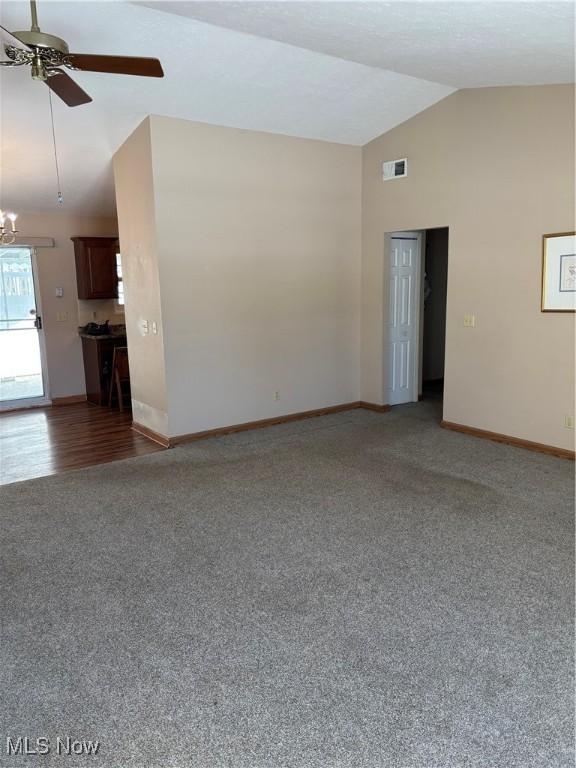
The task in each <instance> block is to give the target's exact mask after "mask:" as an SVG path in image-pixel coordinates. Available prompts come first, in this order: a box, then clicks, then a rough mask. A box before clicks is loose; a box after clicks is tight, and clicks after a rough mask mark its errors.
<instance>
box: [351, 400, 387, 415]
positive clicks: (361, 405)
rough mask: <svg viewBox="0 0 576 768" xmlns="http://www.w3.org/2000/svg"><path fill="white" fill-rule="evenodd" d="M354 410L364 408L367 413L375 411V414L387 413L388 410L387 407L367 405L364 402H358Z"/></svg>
mask: <svg viewBox="0 0 576 768" xmlns="http://www.w3.org/2000/svg"><path fill="white" fill-rule="evenodd" d="M356 408H365V409H366V410H367V411H376V413H388V411H389V410H390V406H389V405H378V404H377V403H367V402H366V401H365V400H360V402H359V403H358V404H357V405H356Z"/></svg>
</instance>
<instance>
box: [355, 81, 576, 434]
mask: <svg viewBox="0 0 576 768" xmlns="http://www.w3.org/2000/svg"><path fill="white" fill-rule="evenodd" d="M405 156H407V157H408V160H409V176H408V178H406V179H402V180H396V181H389V182H385V183H383V182H382V179H381V164H382V161H384V160H392V159H395V158H398V157H405ZM574 211H575V200H574V93H573V88H572V87H571V86H539V87H517V88H487V89H476V90H464V91H459V92H457V93H455V94H453V95H452V96H449V97H448V98H447V99H444V100H443V101H441V102H439V103H438V104H436V105H434V106H433V107H431V108H429V109H428V110H426V111H425V112H422V113H420V114H419V115H417V116H416V117H414V118H412V119H410V120H408V121H407V122H406V123H404V124H402V125H401V126H399V127H397V128H395V129H394V130H392V131H390V132H389V133H387V134H385V135H384V136H381V137H380V138H378V139H376V140H374V141H372V142H371V143H370V144H368V145H366V146H365V147H364V149H363V230H362V237H363V256H362V310H363V315H362V398H363V399H365V400H371V401H375V402H380V403H383V402H386V399H387V390H386V385H387V365H386V361H387V334H386V322H385V318H387V310H388V307H387V297H388V291H387V288H386V282H387V278H386V261H385V257H384V233H385V232H390V231H395V230H408V229H425V228H431V227H439V226H448V227H449V228H450V238H449V266H448V306H447V328H446V333H447V338H446V379H445V401H444V418H445V419H446V420H448V421H453V422H458V423H461V424H466V425H469V426H473V427H477V428H481V429H487V430H491V431H495V432H500V433H505V434H508V435H512V436H515V437H520V438H524V439H528V440H534V441H537V442H542V443H546V444H550V445H554V446H559V447H564V448H571V447H573V439H574V432H573V431H572V430H568V429H566V428H565V427H564V426H563V425H564V417H565V415H567V414H573V413H574V315H573V314H542V313H541V312H540V279H541V249H542V235H543V234H544V233H549V232H563V231H568V230H574V229H575V222H574ZM465 313H472V314H475V315H476V327H475V328H465V327H464V325H463V316H464V314H465Z"/></svg>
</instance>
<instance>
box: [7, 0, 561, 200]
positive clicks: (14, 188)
mask: <svg viewBox="0 0 576 768" xmlns="http://www.w3.org/2000/svg"><path fill="white" fill-rule="evenodd" d="M313 5H314V7H313V8H312V7H310V4H308V3H285V2H279V3H272V4H269V3H265V2H264V3H260V2H259V3H247V4H242V8H240V9H239V8H238V7H237V4H230V3H220V2H213V3H209V4H206V3H197V4H194V3H192V4H191V3H186V2H180V3H176V4H174V3H169V2H165V3H162V4H161V8H160V10H158V9H157V8H150V7H145V6H143V5H142V4H135V3H127V2H114V1H113V2H106V3H93V2H89V1H83V2H68V3H64V2H58V1H56V2H48V1H46V2H42V1H41V2H39V6H38V9H39V15H40V25H41V27H42V29H43V30H44V31H46V32H50V33H52V34H56V35H59V36H60V37H64V38H65V39H66V40H67V41H68V43H69V44H70V48H71V50H73V51H76V52H86V53H102V54H127V55H148V56H150V55H155V56H158V58H160V59H161V61H162V64H163V66H164V70H165V73H166V77H165V78H164V79H160V80H156V79H150V80H148V79H145V78H137V77H121V76H114V75H104V74H90V73H74V75H73V76H74V78H75V79H76V80H77V81H78V82H79V83H80V84H81V85H82V87H83V88H85V89H86V90H87V91H88V92H89V93H90V94H91V95H92V97H93V98H94V102H93V103H91V104H88V105H85V106H81V107H77V108H75V109H70V108H68V107H66V106H65V105H64V104H62V102H60V101H59V100H58V99H55V100H54V112H55V122H56V133H57V139H58V145H59V156H60V170H61V176H62V187H63V191H64V197H65V203H64V210H66V211H75V212H82V213H86V214H106V213H114V210H115V205H114V191H113V183H112V173H111V158H112V155H113V153H114V151H115V150H116V149H117V148H118V146H120V144H121V143H122V142H123V141H124V140H125V138H126V137H127V136H128V135H129V134H130V132H131V131H132V130H133V129H134V127H135V126H136V125H137V124H138V123H139V122H140V121H141V120H142V119H143V118H144V117H145V116H146V115H148V114H151V113H153V114H162V115H168V116H173V117H181V118H185V119H190V120H200V121H204V122H210V123H216V124H221V125H231V126H236V127H241V128H249V129H253V130H263V131H271V132H277V133H284V134H288V135H293V136H304V137H310V138H317V139H324V140H330V141H337V142H343V143H350V144H358V145H361V144H364V143H365V142H367V141H369V140H370V139H372V138H374V137H375V136H378V135H380V134H381V133H384V132H385V131H387V130H389V129H390V128H392V127H393V126H395V125H397V124H399V123H401V122H403V121H404V120H406V119H408V118H409V117H411V116H412V115H414V114H416V113H418V112H420V111H421V110H423V109H425V108H426V107H428V106H430V105H431V104H433V103H435V102H436V101H438V100H439V99H442V98H444V97H445V96H447V95H449V94H450V93H451V92H452V91H453V90H454V86H453V84H452V83H453V82H454V71H452V70H451V69H450V67H449V66H448V64H447V61H448V59H449V58H450V56H449V52H446V50H445V49H446V43H445V38H446V34H445V29H444V28H443V24H444V25H446V24H448V23H450V24H452V23H454V24H455V25H456V26H453V27H452V29H453V30H455V31H454V38H455V39H458V40H460V38H461V36H462V35H464V34H465V33H464V31H463V28H462V26H461V24H462V23H463V22H462V20H463V18H464V16H463V14H462V13H461V12H460V11H458V12H457V13H456V11H454V16H453V15H451V14H448V15H446V13H447V11H446V12H445V13H444V15H443V16H442V17H441V18H443V19H444V22H441V20H440V18H439V17H436V21H435V25H432V24H430V25H429V27H428V28H425V24H424V23H423V19H424V11H419V12H418V13H415V11H414V9H413V4H412V3H393V4H392V11H393V15H392V16H391V15H390V14H388V15H387V14H383V11H384V6H388V5H389V4H388V3H352V4H351V3H330V4H329V7H328V5H327V4H326V3H316V4H313ZM429 5H434V6H438V5H443V4H438V3H429ZM460 5H469V4H468V3H466V2H463V3H462V2H458V3H455V4H451V7H452V9H454V6H460ZM473 5H474V7H476V6H477V4H475V3H474V4H473ZM482 5H483V7H484V9H485V10H484V17H483V25H480V26H481V28H482V30H483V32H482V34H483V35H484V36H486V34H487V33H486V27H487V26H488V27H490V25H492V23H493V10H492V8H493V6H494V5H496V6H499V7H500V6H502V7H503V5H504V4H500V3H485V4H482ZM506 5H508V4H506ZM514 5H515V6H516V7H518V8H519V12H518V28H517V34H518V36H519V37H520V38H521V39H522V40H523V41H524V42H523V43H522V45H524V48H522V50H526V48H527V47H528V48H529V47H530V40H531V39H532V38H531V35H533V40H534V44H533V46H532V49H531V51H530V55H529V56H527V55H524V56H523V57H522V59H523V60H522V61H521V62H518V61H516V58H515V56H517V55H518V54H517V53H516V55H515V56H511V55H509V52H506V57H507V59H508V60H509V63H508V65H507V66H508V67H509V68H511V69H510V71H513V68H514V67H517V68H518V67H524V75H525V77H526V78H528V77H529V78H531V79H530V80H529V82H546V81H549V80H551V79H552V80H554V81H557V82H559V81H561V80H566V79H567V76H566V75H565V74H564V75H563V76H562V77H561V76H560V74H557V75H556V74H554V75H553V74H551V73H552V72H556V71H558V72H560V70H562V71H564V70H565V69H566V67H565V64H563V63H562V60H563V57H564V59H565V58H566V56H565V52H564V53H563V51H565V48H566V46H565V44H564V42H563V40H564V39H565V37H566V35H565V30H564V29H562V30H560V29H556V26H555V25H556V23H557V19H558V18H559V17H560V16H561V11H562V12H564V11H565V8H566V5H565V4H558V3H552V4H548V5H549V6H550V8H551V11H550V14H549V15H548V16H547V17H546V16H545V15H544V18H543V13H542V4H541V5H540V6H538V7H536V6H535V4H532V3H529V4H527V5H528V6H529V7H530V8H531V9H533V11H534V12H533V13H532V11H531V12H530V13H531V14H532V15H531V16H530V18H532V19H535V18H537V19H538V22H539V23H538V24H536V25H535V26H536V27H537V28H536V29H533V30H532V32H530V30H529V25H528V26H527V22H526V23H525V20H523V19H524V16H523V14H522V11H521V6H523V5H524V4H523V3H519V4H518V3H516V4H514ZM174 6H177V7H176V9H175V8H174ZM192 6H193V7H192ZM244 6H246V7H244ZM351 6H353V9H352V8H351ZM418 7H419V8H420V9H421V7H422V4H419V5H418ZM402 8H404V11H402V10H401V9H402ZM563 9H564V11H563ZM174 10H176V11H178V13H174V12H173V11H174ZM352 10H353V11H354V12H353V13H352ZM166 11H167V12H166ZM191 11H193V12H194V14H198V15H201V16H202V18H203V19H204V18H206V19H207V18H208V15H209V16H210V19H209V21H210V22H211V23H206V21H199V20H196V19H194V18H189V17H188V16H189V14H190V13H191ZM537 12H538V13H537ZM182 13H183V14H184V16H185V17H183V16H182V15H181V14H182ZM351 13H352V15H350V14H351ZM28 14H29V9H28V4H27V3H25V2H3V3H2V8H1V19H2V24H3V25H4V26H5V27H7V28H8V29H11V30H18V29H26V28H27V27H29V15H28ZM343 14H348V16H345V15H343ZM538 14H539V16H538ZM480 18H482V17H480ZM306 19H307V21H306ZM338 19H340V22H338ZM402 19H403V25H404V27H405V28H406V29H410V30H411V31H410V33H408V32H405V35H407V37H406V36H404V37H403V36H402V35H401V34H400V32H401V24H400V22H401V20H402ZM393 20H394V21H393ZM457 21H458V24H460V26H458V24H456V22H457ZM215 22H218V24H215ZM337 22H338V23H337ZM248 23H250V24H251V25H257V26H258V30H255V29H251V30H250V32H256V31H257V32H258V34H257V35H256V36H255V35H253V34H245V32H244V31H237V30H235V29H230V28H229V27H233V26H238V27H240V26H245V25H247V24H248ZM220 24H221V25H222V26H219V25H220ZM263 25H264V26H266V25H268V27H269V28H268V30H264V28H263ZM300 27H302V29H301V30H300V31H298V30H299V28H300ZM545 28H547V30H548V32H547V33H546V34H547V35H548V37H549V38H550V40H549V42H548V44H547V45H548V48H547V50H548V54H547V56H546V57H544V56H542V55H541V53H542V50H543V47H545V42H544V41H543V38H542V32H541V29H545ZM363 29H364V32H362V30H363ZM274 30H275V31H274ZM323 30H324V31H325V34H324V33H323ZM394 30H396V31H395V32H394ZM418 30H419V31H418ZM281 33H282V34H283V35H284V36H288V35H290V37H292V36H294V38H293V39H291V40H290V41H288V43H287V42H279V41H278V40H277V39H268V38H267V37H266V36H262V35H265V34H270V36H271V37H272V38H277V37H279V36H280V35H281ZM414 35H415V36H416V38H417V39H418V41H419V42H418V45H417V46H416V45H415V44H413V43H412V42H410V39H411V37H410V36H414ZM360 38H364V40H365V46H364V49H365V50H364V60H360V59H361V56H360V54H361V53H362V50H361V49H362V46H361V45H360V44H359V40H360ZM391 38H395V41H394V43H393V45H392V44H391ZM480 38H481V35H480V32H478V34H477V37H476V38H475V39H476V41H477V45H476V48H477V47H478V46H480V43H479V42H478V41H479V40H480ZM552 38H553V39H552ZM442 40H444V42H442ZM378 41H380V42H378ZM500 45H502V46H504V47H506V46H505V45H504V43H503V39H502V38H501V41H500ZM300 46H301V47H300ZM480 47H481V46H480ZM410 48H412V49H413V50H412V53H411V55H410V56H408V54H409V53H410V50H409V49H410ZM316 49H318V50H316ZM379 50H380V54H379V55H380V58H379V59H378V60H376V58H372V57H374V56H376V54H377V53H378V51H379ZM459 50H462V48H460V49H459ZM515 50H516V51H518V50H520V44H518V46H517V48H516V49H515ZM490 51H492V49H490ZM500 54H501V55H503V53H502V51H500ZM450 55H451V56H452V57H454V55H455V54H454V53H453V52H452V53H450ZM459 55H460V54H459ZM494 55H496V54H495V53H494V54H493V53H491V52H487V51H485V52H484V55H483V58H482V57H480V56H479V54H478V55H476V59H477V61H478V68H477V75H478V72H480V64H481V63H482V62H483V64H482V66H484V69H486V68H488V67H492V64H491V61H492V58H493V56H494ZM355 59H359V60H358V61H356V60H355ZM408 59H410V60H411V62H412V64H411V66H408V63H407V62H408ZM538 61H540V62H541V63H540V64H539V65H538V66H537V62H538ZM528 64H530V66H531V67H532V69H531V71H530V73H528V71H527V70H526V67H527V66H528ZM433 65H434V66H436V67H437V68H440V69H442V67H444V68H447V70H446V74H447V75H448V74H451V78H450V79H448V77H447V76H446V77H444V76H442V77H440V74H441V73H440V72H439V71H438V72H436V71H435V73H434V76H432V72H431V71H430V67H432V66H433ZM386 67H390V69H387V68H386ZM554 67H556V69H554ZM563 68H564V69H563ZM453 69H454V70H456V71H457V74H458V77H465V76H466V77H468V76H469V74H467V75H464V72H468V69H469V67H468V62H467V59H466V57H465V56H464V57H462V61H459V62H458V63H457V64H456V65H454V67H453ZM470 71H471V70H470ZM417 72H420V77H418V76H415V75H416V73H417ZM478 76H479V75H478ZM436 77H437V78H438V80H439V81H440V82H432V80H433V79H434V78H436ZM482 77H484V75H482ZM504 77H505V75H504V73H503V72H500V78H501V80H502V81H504ZM511 77H512V76H511ZM514 77H515V76H514ZM514 77H512V80H513V81H514ZM523 82H524V81H523ZM447 83H448V84H447ZM482 84H484V83H483V81H482ZM0 88H1V96H2V99H1V103H0V106H1V115H0V117H1V128H2V135H1V139H2V168H1V174H0V182H1V187H0V204H2V205H3V206H6V207H9V208H15V209H17V210H20V211H46V210H51V209H55V208H57V207H58V204H57V202H56V195H55V179H54V158H53V151H52V143H51V142H52V138H51V132H50V123H49V105H48V91H47V88H46V87H45V86H44V85H42V84H41V83H36V82H33V81H32V80H31V78H30V74H29V71H27V70H26V69H24V68H21V69H17V68H16V69H8V70H6V69H0Z"/></svg>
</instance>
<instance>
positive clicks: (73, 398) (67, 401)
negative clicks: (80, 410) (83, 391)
mask: <svg viewBox="0 0 576 768" xmlns="http://www.w3.org/2000/svg"><path fill="white" fill-rule="evenodd" d="M85 402H86V395H69V396H68V397H53V398H52V405H56V406H58V405H74V404H75V403H85Z"/></svg>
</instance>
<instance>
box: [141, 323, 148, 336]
mask: <svg viewBox="0 0 576 768" xmlns="http://www.w3.org/2000/svg"><path fill="white" fill-rule="evenodd" d="M140 329H141V331H142V335H143V336H146V335H147V333H148V330H149V329H148V320H140Z"/></svg>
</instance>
